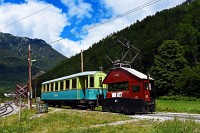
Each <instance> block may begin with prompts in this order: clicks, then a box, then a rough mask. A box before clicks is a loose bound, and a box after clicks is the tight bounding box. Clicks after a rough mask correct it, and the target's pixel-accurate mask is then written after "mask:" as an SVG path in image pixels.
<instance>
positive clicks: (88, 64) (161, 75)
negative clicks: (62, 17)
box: [37, 0, 200, 98]
mask: <svg viewBox="0 0 200 133" xmlns="http://www.w3.org/2000/svg"><path fill="white" fill-rule="evenodd" d="M99 34H100V33H99ZM116 37H117V38H125V39H126V40H128V41H129V42H130V44H131V45H133V46H134V47H136V48H137V49H139V55H138V56H137V58H136V59H135V60H134V61H133V63H132V68H134V69H136V70H138V71H140V72H142V73H145V74H150V75H151V77H152V78H154V79H155V92H156V96H157V97H159V96H172V95H179V96H188V97H196V98H200V87H199V86H200V62H199V61H200V59H199V56H200V0H192V1H191V0H188V1H186V2H184V3H182V4H181V5H179V6H177V7H175V8H172V9H167V10H163V11H160V12H157V13H156V14H155V15H153V16H148V17H146V18H145V19H143V20H141V21H139V20H137V21H136V22H135V23H134V24H132V25H131V26H129V27H126V28H125V29H123V30H121V31H118V32H116V33H113V34H111V35H109V36H107V37H106V38H104V39H102V40H100V41H99V42H98V43H95V44H93V45H92V46H91V47H90V48H89V49H87V50H85V51H84V52H83V54H84V70H85V71H89V70H100V68H103V71H104V72H106V73H107V72H108V71H109V70H110V69H111V68H112V67H113V66H112V63H111V62H110V61H109V59H108V58H107V57H106V55H109V56H110V57H113V58H116V59H118V58H119V55H121V53H120V52H121V47H120V45H117V44H116V43H115V42H116V39H115V38H116ZM108 49H109V51H108ZM80 57H81V56H80V53H79V54H77V55H75V56H72V57H71V58H67V59H65V60H63V61H61V62H60V63H59V64H58V65H56V66H55V67H54V68H53V69H51V70H49V71H48V72H46V73H45V74H44V75H42V76H40V77H38V79H37V88H38V95H39V89H40V84H41V83H42V82H43V81H46V80H50V79H54V78H58V77H62V76H65V75H69V74H73V73H76V72H80V71H81V64H80V60H81V59H80Z"/></svg>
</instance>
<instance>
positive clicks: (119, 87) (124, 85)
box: [108, 82, 128, 91]
mask: <svg viewBox="0 0 200 133" xmlns="http://www.w3.org/2000/svg"><path fill="white" fill-rule="evenodd" d="M108 90H109V91H121V90H128V82H122V83H114V84H109V85H108Z"/></svg>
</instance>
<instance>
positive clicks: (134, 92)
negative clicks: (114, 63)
mask: <svg viewBox="0 0 200 133" xmlns="http://www.w3.org/2000/svg"><path fill="white" fill-rule="evenodd" d="M103 84H108V86H109V88H108V90H110V89H112V90H113V89H114V91H108V92H107V93H106V99H104V101H103V105H102V111H109V112H123V113H126V114H128V113H135V112H143V113H146V112H155V95H154V79H152V78H151V77H149V76H148V75H145V74H143V73H141V72H139V71H136V70H135V69H132V68H125V67H119V68H114V69H111V70H110V72H109V73H108V74H107V76H106V77H105V79H104V81H103Z"/></svg>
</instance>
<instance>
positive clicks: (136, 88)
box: [132, 85, 140, 92]
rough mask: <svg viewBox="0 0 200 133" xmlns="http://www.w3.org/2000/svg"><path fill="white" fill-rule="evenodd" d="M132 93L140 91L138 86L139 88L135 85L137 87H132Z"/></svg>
mask: <svg viewBox="0 0 200 133" xmlns="http://www.w3.org/2000/svg"><path fill="white" fill-rule="evenodd" d="M132 91H133V92H137V91H140V86H139V85H137V86H132Z"/></svg>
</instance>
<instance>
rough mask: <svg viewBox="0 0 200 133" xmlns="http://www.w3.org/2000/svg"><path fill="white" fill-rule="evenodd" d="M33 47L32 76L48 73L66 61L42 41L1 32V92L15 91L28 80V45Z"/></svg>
mask: <svg viewBox="0 0 200 133" xmlns="http://www.w3.org/2000/svg"><path fill="white" fill-rule="evenodd" d="M29 44H30V45H31V50H32V51H31V59H32V60H33V59H34V60H36V61H35V62H32V74H33V75H35V74H36V73H37V72H39V71H47V70H49V69H50V68H52V67H54V66H55V65H56V64H57V63H58V62H60V61H62V60H64V59H66V57H64V56H63V55H61V54H60V53H58V52H57V51H55V50H54V49H53V48H52V47H51V46H50V45H48V44H47V43H46V42H45V41H43V40H41V39H30V38H27V37H16V36H13V35H11V34H6V33H2V32H0V90H3V89H4V90H6V89H12V90H14V89H15V85H16V84H26V83H27V80H28V59H27V55H28V45H29Z"/></svg>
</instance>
